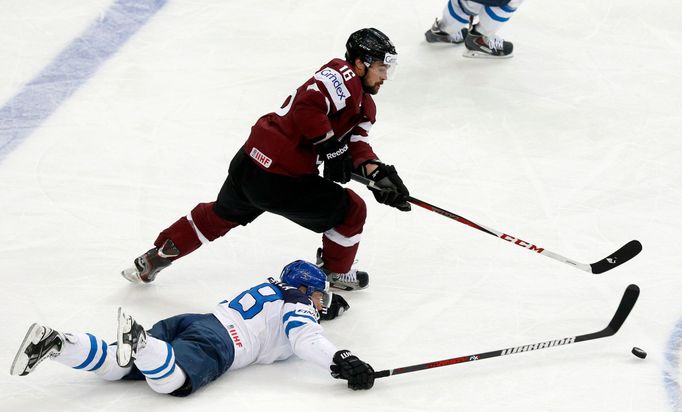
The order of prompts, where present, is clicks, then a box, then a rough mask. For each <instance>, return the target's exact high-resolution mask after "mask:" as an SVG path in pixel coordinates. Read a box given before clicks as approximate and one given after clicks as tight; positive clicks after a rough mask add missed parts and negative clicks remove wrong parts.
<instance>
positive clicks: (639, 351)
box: [632, 347, 646, 359]
mask: <svg viewBox="0 0 682 412" xmlns="http://www.w3.org/2000/svg"><path fill="white" fill-rule="evenodd" d="M632 354H633V355H635V356H637V357H638V358H640V359H644V358H646V352H644V351H643V350H642V349H640V348H638V347H634V348H632Z"/></svg>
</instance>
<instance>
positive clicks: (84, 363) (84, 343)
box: [54, 333, 131, 381]
mask: <svg viewBox="0 0 682 412" xmlns="http://www.w3.org/2000/svg"><path fill="white" fill-rule="evenodd" d="M64 337H65V342H64V346H63V347H62V350H61V353H60V354H59V356H57V357H55V358H54V360H55V361H57V362H59V363H61V364H64V365H66V366H69V367H71V368H73V369H79V370H84V371H88V372H95V373H96V374H97V375H98V376H100V377H101V378H103V379H106V380H110V381H114V380H119V379H121V378H122V377H124V376H125V375H127V374H128V373H129V372H130V369H131V368H122V367H120V366H118V364H117V363H116V350H115V349H113V348H110V346H109V345H107V343H106V342H104V341H103V340H102V339H100V338H98V337H96V336H93V335H91V334H89V333H66V334H64Z"/></svg>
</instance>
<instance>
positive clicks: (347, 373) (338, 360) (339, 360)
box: [330, 349, 374, 391]
mask: <svg viewBox="0 0 682 412" xmlns="http://www.w3.org/2000/svg"><path fill="white" fill-rule="evenodd" d="M333 361H334V365H332V366H330V369H331V371H332V376H333V377H334V378H335V379H345V380H347V381H348V387H349V388H351V389H352V390H354V391H357V390H358V389H372V386H374V369H372V367H371V366H370V365H369V364H367V363H365V362H363V361H361V360H360V359H358V357H357V356H355V355H353V354H352V353H351V352H350V351H349V350H346V349H344V350H340V351H338V352H336V353H335V354H334V358H333Z"/></svg>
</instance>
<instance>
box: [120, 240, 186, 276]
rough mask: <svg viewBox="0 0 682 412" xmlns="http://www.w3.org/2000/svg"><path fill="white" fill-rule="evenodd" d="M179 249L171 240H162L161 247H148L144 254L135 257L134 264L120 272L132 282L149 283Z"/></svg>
mask: <svg viewBox="0 0 682 412" xmlns="http://www.w3.org/2000/svg"><path fill="white" fill-rule="evenodd" d="M179 254H180V251H179V250H178V248H177V247H175V244H174V243H173V241H172V240H170V239H168V240H166V241H165V242H164V244H163V246H161V249H160V250H159V249H158V248H154V249H149V250H148V251H147V252H146V253H145V254H143V255H142V256H140V257H138V258H137V259H135V261H134V262H133V263H134V265H133V266H132V267H130V268H128V269H125V270H124V271H122V272H121V276H123V277H124V278H126V279H128V280H129V281H130V282H133V283H150V282H153V281H154V279H155V278H156V275H158V274H159V272H161V270H163V269H164V268H167V267H168V266H170V264H171V260H170V258H173V257H176V256H178V255H179Z"/></svg>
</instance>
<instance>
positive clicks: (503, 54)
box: [462, 0, 523, 58]
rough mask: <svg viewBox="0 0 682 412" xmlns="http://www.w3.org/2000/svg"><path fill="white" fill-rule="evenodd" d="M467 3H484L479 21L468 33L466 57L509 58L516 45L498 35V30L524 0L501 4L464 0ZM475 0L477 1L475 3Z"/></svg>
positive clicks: (486, 0) (481, 0) (483, 0)
mask: <svg viewBox="0 0 682 412" xmlns="http://www.w3.org/2000/svg"><path fill="white" fill-rule="evenodd" d="M462 2H463V3H466V4H474V6H476V3H479V2H480V3H482V4H479V5H478V6H479V7H481V11H480V14H479V21H478V23H477V24H476V25H474V26H473V27H472V28H471V30H469V33H468V34H467V36H466V38H465V41H464V45H465V46H466V50H465V51H464V56H465V57H479V58H508V57H512V55H513V51H514V45H513V44H512V43H511V42H508V41H505V40H504V39H503V38H502V37H500V36H498V35H497V32H498V31H499V29H500V28H501V27H502V25H503V24H505V23H506V22H507V21H508V20H509V19H510V18H511V16H512V15H513V14H514V12H515V11H516V9H517V8H518V7H519V5H520V4H521V3H522V2H523V0H511V1H509V2H508V3H507V4H503V5H501V6H493V5H487V4H488V3H491V4H495V3H499V2H495V1H489V0H480V1H479V0H462ZM474 2H475V3H474Z"/></svg>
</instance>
